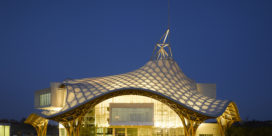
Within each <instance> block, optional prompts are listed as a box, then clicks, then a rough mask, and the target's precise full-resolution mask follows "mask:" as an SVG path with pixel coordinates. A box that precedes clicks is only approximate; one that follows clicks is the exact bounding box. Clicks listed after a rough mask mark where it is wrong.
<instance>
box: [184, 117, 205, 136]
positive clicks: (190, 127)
mask: <svg viewBox="0 0 272 136" xmlns="http://www.w3.org/2000/svg"><path fill="white" fill-rule="evenodd" d="M187 118H188V117H187ZM187 118H185V117H184V116H182V115H180V119H181V122H182V124H183V128H184V134H185V136H196V130H197V128H198V126H199V125H200V124H201V123H202V122H203V121H202V120H199V119H197V120H191V119H187Z"/></svg>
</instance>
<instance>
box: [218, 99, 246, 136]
mask: <svg viewBox="0 0 272 136" xmlns="http://www.w3.org/2000/svg"><path fill="white" fill-rule="evenodd" d="M240 120H241V119H240V115H239V113H238V109H237V106H236V104H235V103H233V102H231V103H230V104H229V105H228V107H227V108H226V110H225V111H224V113H223V114H222V115H221V116H219V117H217V118H216V121H217V124H218V127H219V130H220V133H221V136H225V135H226V131H227V129H228V128H230V127H231V125H232V124H233V123H234V122H237V121H240Z"/></svg>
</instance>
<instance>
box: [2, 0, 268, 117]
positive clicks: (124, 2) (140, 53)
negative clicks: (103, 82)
mask: <svg viewBox="0 0 272 136" xmlns="http://www.w3.org/2000/svg"><path fill="white" fill-rule="evenodd" d="M167 3H168V2H167V0H148V1H147V0H130V1H128V0H114V1H112V0H80V1H70V0H65V1H64V0H63V1H54V0H46V1H45V0H43V1H37V0H32V1H29V0H25V1H20V0H2V1H0V75H1V76H0V77H1V78H0V85H1V86H0V91H1V95H0V107H1V110H0V118H10V119H11V118H14V119H21V118H22V117H26V116H28V114H30V113H31V112H32V111H33V107H34V106H33V105H34V104H33V103H34V92H35V91H36V90H39V89H42V88H47V87H49V84H50V82H56V81H63V80H64V79H66V78H85V77H96V76H107V75H113V74H119V73H124V72H129V71H132V70H135V69H137V68H139V67H141V66H143V65H144V64H145V63H146V62H147V61H148V60H149V59H150V57H151V54H152V51H153V47H154V44H155V43H156V42H157V41H158V40H159V38H160V37H161V35H162V34H163V33H164V32H165V31H166V29H167ZM271 6H272V2H271V1H269V0H262V1H260V0H241V1H237V0H228V1H218V0H206V1H203V0H194V1H192V0H171V1H170V7H171V9H170V14H171V15H170V27H171V35H170V41H171V46H172V50H173V56H174V59H175V60H176V61H177V63H178V64H179V65H180V67H181V68H182V70H183V72H184V73H185V74H186V75H187V76H189V77H190V78H192V79H194V80H195V81H196V82H201V83H216V84H217V97H218V98H220V99H231V100H233V101H235V102H236V103H237V105H238V108H239V110H240V114H241V117H242V119H245V118H249V119H256V120H271V114H272V109H271V105H270V104H271V103H272V99H271V96H272V87H271V83H270V82H271V77H272V71H271V69H272V61H271V59H272V53H271V51H272V26H271V24H272V14H271V13H272V8H271Z"/></svg>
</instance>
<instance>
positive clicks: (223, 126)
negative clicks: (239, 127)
mask: <svg viewBox="0 0 272 136" xmlns="http://www.w3.org/2000/svg"><path fill="white" fill-rule="evenodd" d="M216 120H217V124H218V127H219V130H220V133H221V136H225V135H226V131H227V129H228V128H230V127H231V125H232V124H233V123H234V121H233V120H228V119H224V118H223V117H222V116H220V117H218V118H216Z"/></svg>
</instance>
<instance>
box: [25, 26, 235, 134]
mask: <svg viewBox="0 0 272 136" xmlns="http://www.w3.org/2000/svg"><path fill="white" fill-rule="evenodd" d="M168 34H169V29H167V31H166V32H165V33H164V35H163V36H162V37H161V39H160V40H159V42H158V43H157V44H156V45H155V48H154V51H153V54H152V57H151V59H150V61H148V62H147V63H146V64H145V65H144V66H142V67H140V68H139V69H137V70H134V71H132V72H128V73H125V74H119V75H113V76H106V77H92V78H83V79H67V80H64V81H62V82H52V83H51V85H50V87H49V88H46V89H42V90H38V91H36V92H35V102H34V105H35V108H36V109H38V110H37V112H36V113H32V114H30V115H29V117H28V118H27V119H26V121H25V123H28V124H31V125H32V126H33V127H35V128H36V131H37V134H38V136H45V135H46V131H47V124H48V121H49V120H53V121H56V122H59V135H60V136H66V135H67V136H196V135H197V136H224V135H225V131H226V129H227V128H229V127H230V126H231V125H232V123H234V122H236V121H240V115H239V112H238V109H237V106H236V104H235V103H234V102H233V101H230V100H219V99H216V85H215V84H203V83H196V82H195V81H194V80H192V79H190V78H188V77H187V76H186V75H185V74H184V73H183V72H182V70H181V69H180V67H179V66H178V64H177V63H176V62H175V61H174V59H173V57H172V51H171V47H170V44H169V43H168V42H167V37H168ZM131 63H133V62H131ZM207 119H216V121H217V123H204V122H205V120H207Z"/></svg>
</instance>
